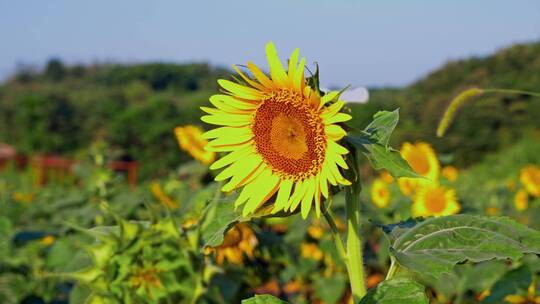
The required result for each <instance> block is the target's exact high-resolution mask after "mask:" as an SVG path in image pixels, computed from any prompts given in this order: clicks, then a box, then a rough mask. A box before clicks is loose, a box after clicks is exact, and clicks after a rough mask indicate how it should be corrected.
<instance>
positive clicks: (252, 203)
mask: <svg viewBox="0 0 540 304" xmlns="http://www.w3.org/2000/svg"><path fill="white" fill-rule="evenodd" d="M278 182H279V177H278V176H276V175H274V174H273V173H272V171H271V170H269V169H268V170H266V171H264V172H263V173H261V175H260V176H259V177H258V179H257V180H256V181H255V182H254V183H253V187H255V188H256V189H257V190H256V192H255V193H254V194H253V195H252V196H251V197H250V199H249V200H248V202H247V203H246V205H245V206H244V210H243V212H242V214H243V216H246V215H248V214H250V213H252V212H253V211H255V210H257V208H258V207H259V206H261V205H262V204H263V203H265V198H268V197H269V196H271V195H272V194H274V193H275V191H276V190H277V187H276V186H277V185H278Z"/></svg>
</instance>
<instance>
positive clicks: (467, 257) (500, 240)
mask: <svg viewBox="0 0 540 304" xmlns="http://www.w3.org/2000/svg"><path fill="white" fill-rule="evenodd" d="M403 229H405V228H404V227H403V226H401V227H400V230H401V231H400V232H399V234H397V235H396V236H395V240H394V241H393V244H392V246H391V247H390V252H391V253H392V255H393V256H394V257H395V258H396V261H397V262H398V263H399V264H400V265H401V266H402V267H405V268H407V269H409V270H410V271H412V272H415V273H417V274H419V275H420V276H421V277H423V278H427V279H437V278H439V277H440V276H441V275H442V274H444V273H449V272H450V271H451V270H452V268H453V267H454V266H455V265H456V264H457V263H461V262H465V261H471V262H481V261H487V260H492V259H512V260H517V259H519V258H521V257H522V256H523V254H525V253H535V254H540V232H539V231H536V230H533V229H530V228H528V227H526V226H524V225H521V224H519V223H517V222H515V221H513V220H511V219H509V218H506V217H485V216H478V215H465V214H462V215H452V216H445V217H437V218H429V219H427V220H425V221H423V222H420V223H418V224H416V225H414V226H413V227H412V228H410V229H408V230H406V231H403Z"/></svg>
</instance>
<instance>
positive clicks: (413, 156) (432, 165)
mask: <svg viewBox="0 0 540 304" xmlns="http://www.w3.org/2000/svg"><path fill="white" fill-rule="evenodd" d="M400 153H401V156H403V158H404V159H405V160H406V161H407V162H408V163H409V165H410V166H411V168H412V169H413V170H414V171H415V172H416V173H418V174H419V175H421V176H423V177H425V178H426V179H420V178H407V177H402V178H400V179H399V180H398V183H399V189H400V190H401V192H402V193H403V195H405V196H409V195H411V194H413V193H414V191H416V188H417V187H418V186H420V185H426V184H431V183H438V182H439V174H440V170H441V169H440V164H439V160H438V159H437V154H435V151H434V150H433V148H432V147H431V145H430V144H428V143H425V142H417V143H415V144H411V143H409V142H405V143H403V145H402V146H401V150H400Z"/></svg>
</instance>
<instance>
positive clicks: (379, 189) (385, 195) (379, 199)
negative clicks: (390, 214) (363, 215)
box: [371, 178, 390, 208]
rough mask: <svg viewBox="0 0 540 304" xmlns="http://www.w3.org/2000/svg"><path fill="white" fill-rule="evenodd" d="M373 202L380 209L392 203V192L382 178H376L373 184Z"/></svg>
mask: <svg viewBox="0 0 540 304" xmlns="http://www.w3.org/2000/svg"><path fill="white" fill-rule="evenodd" d="M371 201H373V204H375V206H377V207H379V208H386V207H387V206H388V203H389V202H390V191H389V190H388V186H387V185H386V183H385V182H384V181H383V180H382V179H381V178H376V179H375V180H374V181H373V183H372V184H371Z"/></svg>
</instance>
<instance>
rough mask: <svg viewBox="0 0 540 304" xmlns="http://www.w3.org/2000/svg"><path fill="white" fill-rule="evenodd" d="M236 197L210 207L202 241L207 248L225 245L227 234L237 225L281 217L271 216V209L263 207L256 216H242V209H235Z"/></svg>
mask: <svg viewBox="0 0 540 304" xmlns="http://www.w3.org/2000/svg"><path fill="white" fill-rule="evenodd" d="M235 199H236V197H234V196H233V197H229V198H225V199H220V200H216V201H213V202H211V203H210V204H209V205H208V207H207V208H208V210H207V212H205V213H206V219H205V221H204V222H205V223H204V224H203V227H202V240H203V242H204V244H205V246H210V247H215V246H219V245H220V244H221V243H223V237H224V236H225V233H227V231H228V230H229V229H230V228H232V227H233V226H234V225H235V224H236V223H240V222H247V221H250V220H252V219H254V218H259V217H267V216H276V217H278V216H281V214H271V212H270V211H271V207H263V208H261V209H260V210H258V211H257V212H255V213H254V214H251V215H248V216H242V208H241V207H238V208H235V207H234V200H235Z"/></svg>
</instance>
